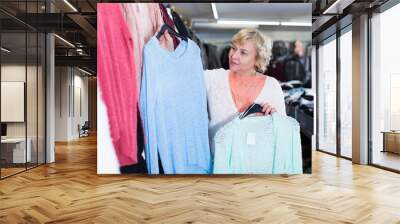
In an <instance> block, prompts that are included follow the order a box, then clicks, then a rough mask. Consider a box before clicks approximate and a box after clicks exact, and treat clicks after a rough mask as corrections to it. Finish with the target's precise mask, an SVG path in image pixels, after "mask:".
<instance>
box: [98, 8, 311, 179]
mask: <svg viewBox="0 0 400 224" xmlns="http://www.w3.org/2000/svg"><path fill="white" fill-rule="evenodd" d="M132 4H134V3H132ZM165 5H166V7H167V10H169V9H171V10H173V11H174V12H176V13H177V14H178V15H179V16H180V17H181V19H182V20H183V22H184V23H185V25H186V28H187V29H190V30H191V31H192V32H194V33H195V36H196V37H197V38H196V39H199V40H200V43H199V42H196V43H197V44H198V45H199V46H200V49H201V51H202V56H203V54H204V55H206V56H207V57H206V58H207V60H206V62H204V60H203V68H204V70H207V69H218V68H224V69H229V68H228V67H229V65H228V54H227V53H228V50H229V44H230V41H231V39H232V37H233V36H234V35H235V34H236V33H237V32H238V31H239V30H240V29H242V28H257V29H259V30H260V31H261V32H262V33H263V34H265V35H266V36H268V37H270V38H271V39H272V40H273V41H274V42H276V43H280V44H278V45H275V46H274V47H273V49H272V51H273V52H274V53H272V60H271V63H270V68H268V71H267V72H266V74H268V75H271V76H273V77H275V78H277V79H278V80H279V81H281V82H282V85H283V84H284V83H286V82H289V83H290V81H292V77H291V76H288V77H287V79H286V78H284V77H283V76H284V75H283V74H269V73H268V72H269V69H271V70H272V69H273V68H272V67H273V66H276V64H278V63H279V65H280V66H283V64H284V61H285V59H288V58H290V57H291V56H292V55H293V47H292V46H291V44H292V43H293V42H295V41H300V42H302V44H303V49H304V58H305V65H304V67H305V71H306V75H305V76H304V77H303V78H302V79H301V83H304V85H303V84H299V86H298V87H297V86H296V88H291V89H290V90H291V91H289V90H287V91H286V90H285V91H284V92H285V99H286V100H285V101H286V111H287V114H288V115H289V116H292V117H294V118H295V119H297V120H298V121H299V124H300V130H301V139H302V155H303V173H308V174H309V173H311V144H312V133H313V129H314V126H313V119H314V116H313V108H314V105H313V97H314V95H315V83H314V85H312V80H311V49H312V46H311V10H312V5H311V4H298V3H295V4H282V3H275V4H265V3H259V4H256V3H254V4H248V3H215V4H214V6H213V4H211V3H195V4H191V3H169V4H165ZM213 7H215V9H216V10H215V11H213ZM216 21H218V22H216ZM237 21H241V24H237ZM260 21H263V22H264V23H268V22H269V23H270V24H257V23H260ZM273 23H276V24H273ZM296 74H297V73H296ZM293 76H296V75H293ZM307 77H308V79H307ZM306 79H307V80H308V86H306V83H305V81H303V80H306ZM314 81H315V80H314ZM313 86H314V88H312V87H313ZM298 92H304V94H303V95H307V96H308V97H309V98H310V99H309V101H307V103H308V104H309V105H308V106H309V110H310V111H308V113H306V112H305V111H304V110H303V109H302V107H301V103H300V102H302V100H304V99H303V98H302V97H293V95H296V93H298ZM97 101H98V102H99V103H98V106H99V109H98V118H99V119H98V128H99V130H101V131H99V132H98V135H99V136H98V137H99V138H98V139H99V140H98V143H99V144H98V149H97V150H98V151H97V172H98V173H99V174H117V173H120V170H119V165H118V161H117V158H116V155H115V153H114V149H113V145H112V143H111V137H110V134H109V132H108V131H105V130H108V129H109V126H108V120H107V119H103V118H105V117H107V114H106V110H105V105H104V103H103V101H102V99H101V98H100V94H99V95H98V99H97Z"/></svg>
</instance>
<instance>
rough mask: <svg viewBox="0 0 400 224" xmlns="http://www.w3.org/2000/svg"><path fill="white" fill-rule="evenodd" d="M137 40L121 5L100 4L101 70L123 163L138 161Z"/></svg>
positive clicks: (98, 16)
mask: <svg viewBox="0 0 400 224" xmlns="http://www.w3.org/2000/svg"><path fill="white" fill-rule="evenodd" d="M133 49H134V45H133V41H132V37H131V34H130V32H129V28H128V26H127V24H126V22H125V19H124V16H123V14H122V8H121V5H120V4H116V3H99V4H98V5H97V50H98V53H97V69H98V71H97V73H98V80H99V87H100V88H101V92H102V98H103V100H104V103H105V105H106V108H107V114H108V119H109V126H110V133H111V138H112V142H113V145H114V149H115V151H116V155H117V158H118V161H119V164H120V166H126V165H132V164H136V163H137V160H138V158H137V139H136V131H137V129H136V127H137V113H138V111H137V104H138V100H137V99H138V97H137V84H136V76H135V74H136V66H135V63H134V54H133Z"/></svg>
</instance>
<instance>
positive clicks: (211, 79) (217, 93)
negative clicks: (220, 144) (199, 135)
mask: <svg viewBox="0 0 400 224" xmlns="http://www.w3.org/2000/svg"><path fill="white" fill-rule="evenodd" d="M229 72H230V71H229V70H224V69H214V70H206V71H205V73H204V77H205V83H206V88H207V99H208V111H209V117H210V122H209V138H210V143H211V145H210V146H211V151H212V152H214V144H213V138H214V135H215V133H216V132H217V131H218V130H219V129H220V128H221V127H223V126H224V125H225V124H227V123H229V122H230V121H232V120H233V119H234V118H235V117H237V116H238V114H239V111H238V109H237V107H236V105H235V102H234V99H233V96H232V94H231V91H232V89H231V86H230V83H229ZM254 102H255V103H258V104H263V103H269V104H270V105H271V106H273V107H275V108H276V110H277V112H278V113H280V114H286V109H285V101H284V96H283V91H282V88H281V86H280V85H279V82H278V81H277V80H276V79H274V78H273V77H267V78H266V80H265V83H264V87H263V88H262V90H261V92H260V93H259V95H258V96H257V98H256V99H255V100H254Z"/></svg>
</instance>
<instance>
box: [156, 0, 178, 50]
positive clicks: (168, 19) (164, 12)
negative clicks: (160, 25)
mask: <svg viewBox="0 0 400 224" xmlns="http://www.w3.org/2000/svg"><path fill="white" fill-rule="evenodd" d="M159 9H160V10H161V15H162V19H163V21H164V23H165V24H167V25H169V26H170V27H172V28H174V29H175V23H174V21H173V20H172V18H171V17H170V16H169V14H168V12H167V8H165V6H164V5H163V4H162V3H159ZM172 39H173V41H174V48H176V47H177V46H178V44H179V40H178V38H176V37H175V36H172Z"/></svg>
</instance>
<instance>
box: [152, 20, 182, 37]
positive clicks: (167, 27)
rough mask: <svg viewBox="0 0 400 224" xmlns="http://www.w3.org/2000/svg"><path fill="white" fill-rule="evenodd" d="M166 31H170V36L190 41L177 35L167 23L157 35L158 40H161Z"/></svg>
mask: <svg viewBox="0 0 400 224" xmlns="http://www.w3.org/2000/svg"><path fill="white" fill-rule="evenodd" d="M166 30H168V33H169V34H171V35H174V36H177V37H179V38H181V39H182V40H184V41H187V40H188V38H187V37H185V36H183V35H181V34H179V33H177V32H176V31H175V30H174V29H173V28H172V27H170V26H169V25H167V24H165V23H164V25H162V27H161V30H160V31H159V32H158V33H157V36H156V37H157V39H160V37H161V36H162V35H163V34H164V32H165V31H166Z"/></svg>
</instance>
